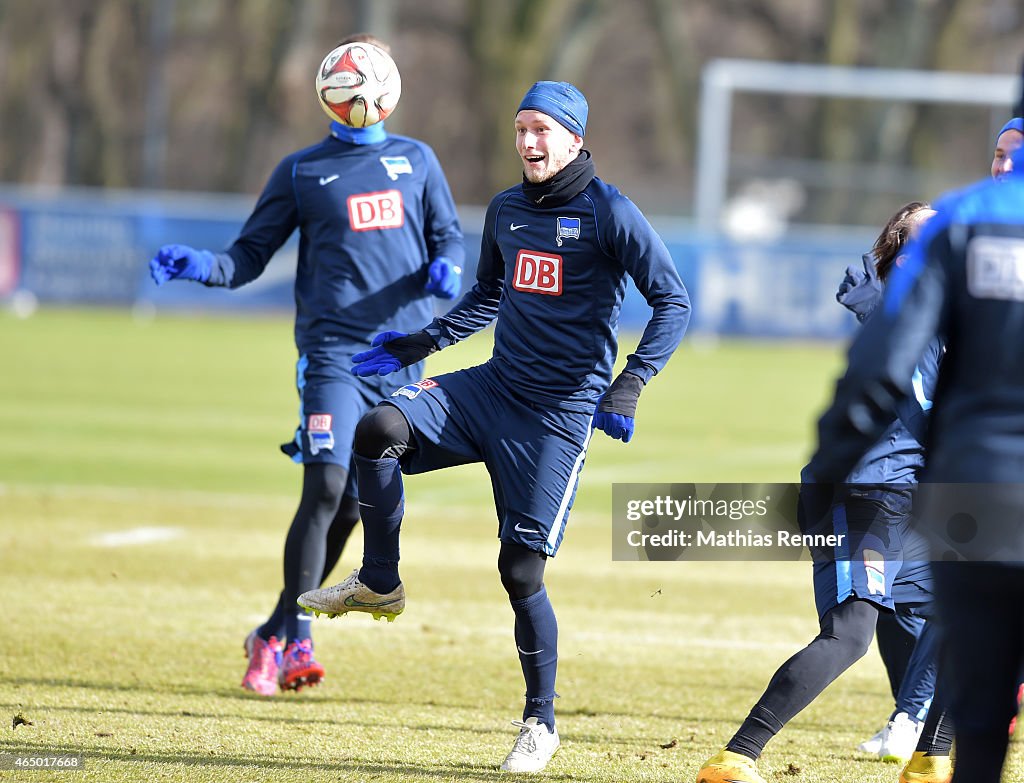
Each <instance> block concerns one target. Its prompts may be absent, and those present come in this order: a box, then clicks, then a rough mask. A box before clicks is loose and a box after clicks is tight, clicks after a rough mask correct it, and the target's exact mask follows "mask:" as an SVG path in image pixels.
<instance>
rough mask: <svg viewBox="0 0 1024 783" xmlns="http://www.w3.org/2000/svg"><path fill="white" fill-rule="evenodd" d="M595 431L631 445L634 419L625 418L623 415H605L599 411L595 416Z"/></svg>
mask: <svg viewBox="0 0 1024 783" xmlns="http://www.w3.org/2000/svg"><path fill="white" fill-rule="evenodd" d="M594 429H595V430H601V431H602V432H606V433H607V434H608V436H609V437H611V438H615V439H616V440H621V441H622V442H623V443H629V440H630V438H632V437H633V417H632V416H623V415H622V414H621V413H605V412H604V411H598V412H597V413H595V414H594Z"/></svg>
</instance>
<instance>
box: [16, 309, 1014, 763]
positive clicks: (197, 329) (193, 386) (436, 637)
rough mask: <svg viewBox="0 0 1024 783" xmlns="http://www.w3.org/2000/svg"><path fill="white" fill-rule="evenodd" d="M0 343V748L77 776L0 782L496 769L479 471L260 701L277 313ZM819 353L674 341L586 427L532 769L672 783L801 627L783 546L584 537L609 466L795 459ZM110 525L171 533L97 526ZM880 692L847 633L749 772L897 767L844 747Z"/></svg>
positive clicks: (508, 637) (789, 463)
mask: <svg viewBox="0 0 1024 783" xmlns="http://www.w3.org/2000/svg"><path fill="white" fill-rule="evenodd" d="M635 339H636V338H635V336H634V337H633V338H632V339H631V340H630V339H627V340H624V345H623V348H624V350H623V351H622V354H623V356H624V355H625V354H626V353H627V352H628V348H629V347H631V344H632V343H633V342H635ZM487 349H488V340H487V337H486V336H480V337H478V338H476V339H475V340H473V341H470V342H468V343H466V344H464V345H460V346H456V347H455V348H453V349H451V350H449V351H445V352H444V353H442V354H439V355H438V356H436V357H434V358H433V359H432V364H431V368H432V371H433V372H435V373H436V372H439V371H442V370H444V369H451V368H455V367H459V366H464V365H466V364H469V363H473V362H477V361H479V360H481V359H482V358H484V357H485V356H486V352H487ZM0 356H2V357H3V368H4V369H3V371H2V372H0V606H2V609H0V619H2V620H3V627H2V631H3V632H2V633H0V753H3V752H25V751H29V752H37V751H45V750H50V751H61V752H82V753H84V754H86V768H85V770H84V771H81V772H77V773H67V772H59V773H58V772H37V771H35V772H2V771H0V780H7V779H10V780H32V781H36V780H48V779H57V780H67V779H74V780H82V781H103V782H104V783H109V782H111V781H113V782H115V783H117V782H120V781H141V780H173V781H255V780H273V781H280V782H281V783H287V782H288V781H296V782H297V783H298V782H299V781H301V783H310V782H311V781H389V782H391V781H409V780H412V781H466V780H472V781H488V780H498V779H509V776H503V775H501V774H499V773H498V772H497V770H496V766H497V763H498V762H499V761H500V760H501V758H502V757H503V755H504V753H505V752H506V751H507V749H508V748H509V747H510V746H511V742H512V740H513V738H514V729H513V728H512V727H511V726H510V725H509V723H508V721H509V720H510V719H511V718H514V717H518V712H519V710H520V709H521V698H522V690H523V684H522V681H521V674H520V672H519V666H518V659H517V657H516V655H515V651H514V649H513V642H512V615H511V610H510V609H509V607H508V604H507V601H506V599H505V596H504V593H503V591H502V589H501V586H500V584H499V582H498V579H497V575H496V571H495V558H496V554H497V545H496V540H495V532H496V523H495V520H494V515H493V510H492V507H491V498H490V487H489V483H488V481H487V477H486V474H485V473H484V472H483V471H482V470H481V469H480V468H479V467H477V466H467V467H462V468H456V469H452V470H448V471H443V472H441V473H437V474H434V475H430V476H417V477H412V478H411V479H410V480H409V481H408V484H407V486H408V498H409V499H408V514H407V517H406V522H405V526H404V536H403V578H404V579H405V582H406V585H407V588H408V591H409V596H410V604H409V608H408V609H407V611H406V613H405V614H404V615H403V616H402V617H401V618H399V619H398V620H397V621H396V622H395V623H394V624H384V623H374V622H372V621H371V620H369V618H367V617H363V616H359V617H353V618H343V619H339V620H335V621H330V622H328V621H319V622H318V623H317V624H316V626H315V631H316V637H317V643H318V646H317V649H318V657H319V658H320V659H321V661H322V662H323V663H324V665H325V666H326V667H327V671H328V679H327V681H326V682H325V683H324V684H323V685H322V686H321V687H319V688H316V689H312V690H309V691H306V692H303V693H302V694H299V695H295V694H289V695H286V696H281V697H279V698H274V699H270V700H268V699H262V698H259V697H254V696H252V695H251V694H247V693H245V692H243V691H242V690H241V689H240V688H239V687H238V682H239V681H240V679H241V675H242V672H243V669H244V658H243V656H242V652H241V642H242V639H243V637H244V636H245V634H246V633H247V632H248V630H249V629H250V628H251V627H252V626H253V625H255V624H256V623H257V622H259V621H260V620H261V619H262V618H263V617H264V615H265V613H266V612H267V611H268V610H269V609H270V607H271V604H272V603H273V600H274V599H275V597H276V596H275V590H276V589H277V588H278V587H279V581H278V580H279V573H280V568H281V565H280V553H281V548H282V545H283V538H284V532H285V530H286V528H287V524H288V522H289V520H290V518H291V514H292V512H293V510H294V505H295V501H296V497H297V491H298V486H299V478H300V473H299V469H298V468H297V467H295V466H293V465H290V464H289V463H288V462H287V461H286V460H285V459H284V458H283V457H282V456H281V455H280V454H279V453H277V449H276V446H277V444H278V443H279V442H281V441H282V440H285V439H287V438H288V437H289V436H290V433H291V431H292V428H293V427H294V424H295V417H296V415H297V407H296V400H295V394H294V388H293V385H292V373H291V369H290V368H291V367H292V365H293V362H294V350H293V347H292V345H291V329H290V324H289V323H288V322H286V321H285V320H284V319H281V318H268V319H214V318H199V317H196V318H188V317H172V316H165V315H162V314H161V315H160V316H159V317H158V318H157V319H155V320H149V321H135V320H133V319H132V318H131V317H130V315H128V314H126V313H122V312H107V311H47V310H44V311H42V312H40V313H38V314H37V315H35V316H34V317H32V318H30V319H27V320H16V319H14V318H13V317H11V316H9V315H0ZM840 361H841V357H840V352H839V350H838V348H837V347H836V346H833V345H824V344H822V345H797V344H784V343H772V342H723V343H718V344H713V343H703V344H702V343H701V342H699V341H697V340H692V341H690V342H689V343H688V344H687V345H686V346H685V347H684V348H683V349H681V351H680V352H679V354H678V355H677V356H676V357H675V358H674V360H673V362H672V364H671V365H670V367H669V368H668V369H667V370H666V371H665V372H664V373H663V374H662V376H661V377H659V378H657V379H656V380H655V381H654V382H653V383H652V384H651V386H650V387H649V388H648V389H647V390H646V391H645V393H644V397H643V400H642V401H641V410H640V417H639V420H638V422H639V423H638V435H637V436H636V438H635V439H634V441H633V443H631V444H629V445H628V446H625V445H623V444H621V443H618V442H613V441H611V440H610V439H608V438H604V437H603V436H598V437H596V438H595V440H594V445H593V447H592V449H591V453H590V455H589V457H588V460H587V468H586V470H585V471H584V476H583V483H582V485H581V489H580V493H579V497H578V500H577V504H576V508H575V510H574V513H573V517H572V521H571V523H570V527H569V530H568V533H567V535H566V539H565V543H564V545H563V547H562V550H561V551H560V553H559V556H558V557H557V558H556V559H555V560H554V561H553V562H552V563H551V564H550V567H549V569H548V574H547V583H548V588H549V591H550V593H551V595H552V598H553V600H554V602H555V606H556V610H557V611H558V616H559V623H560V628H561V638H560V653H561V661H560V667H559V688H558V689H559V692H560V694H561V698H560V699H559V701H558V705H557V707H558V712H559V729H560V732H561V734H562V737H563V749H562V751H561V752H560V753H559V755H558V756H557V757H556V759H555V761H554V762H553V763H552V765H551V766H550V767H549V771H548V773H547V774H546V775H545V779H551V780H556V781H559V780H581V781H609V782H612V781H615V782H620V781H691V780H692V779H693V777H694V775H695V773H696V770H697V767H698V766H699V764H700V762H701V761H702V760H703V759H704V758H705V757H707V756H708V755H710V754H711V753H712V752H714V751H715V750H717V749H718V747H719V746H720V745H721V744H722V743H723V742H724V741H725V740H726V739H727V738H728V737H729V736H730V735H731V733H732V732H733V731H734V730H735V728H736V726H737V725H738V723H739V721H740V720H742V718H743V717H744V716H745V714H746V712H747V710H748V709H749V707H750V706H751V704H752V703H753V702H754V701H755V700H756V699H757V697H758V695H759V694H760V693H761V691H762V690H763V688H764V685H765V684H766V682H767V680H768V678H769V677H770V675H771V674H772V672H773V671H774V670H775V668H776V667H777V666H778V665H779V664H780V663H781V662H782V661H783V660H785V659H786V658H787V657H788V656H789V655H790V654H791V653H793V652H794V651H795V650H797V649H798V648H799V647H800V646H802V645H803V644H804V643H806V641H808V640H809V639H810V638H811V637H812V636H813V634H814V633H815V631H816V623H815V619H814V610H813V602H812V597H811V591H810V579H809V568H808V566H807V565H806V564H804V563H760V564H756V565H755V564H747V563H719V564H715V563H685V564H684V563H617V562H612V561H611V557H610V551H611V536H610V517H609V508H610V500H611V482H613V481H637V482H640V481H643V482H648V481H650V482H654V481H666V482H671V481H698V482H716V481H791V480H794V478H795V477H796V473H797V471H798V470H799V468H800V466H801V464H802V462H803V460H804V459H805V457H806V455H807V452H808V450H809V444H810V438H811V431H812V426H813V422H814V420H815V418H816V414H817V412H818V411H819V410H820V408H821V405H822V404H823V403H824V401H825V399H826V397H827V395H828V392H829V389H830V386H831V382H832V379H833V378H834V377H835V374H836V372H837V371H838V368H839V366H840ZM138 527H154V528H168V529H171V530H172V531H173V534H174V536H175V537H173V538H170V539H168V540H166V541H163V542H160V543H151V544H141V545H134V546H120V547H109V546H103V545H101V544H102V539H101V538H100V536H102V535H103V534H106V533H114V532H118V531H125V530H130V529H134V528H138ZM355 544H356V545H355V546H352V547H350V549H349V551H347V552H346V553H345V555H344V556H343V558H342V563H341V564H340V565H339V567H338V569H337V571H336V574H335V575H336V576H342V575H344V574H345V573H346V572H347V570H348V569H350V568H351V567H352V566H353V564H354V563H355V562H356V560H357V559H358V540H357V541H356V542H355ZM889 702H890V697H889V695H888V692H887V686H886V680H885V677H884V674H883V672H882V667H881V664H880V662H879V660H878V656H877V654H876V653H874V652H872V653H870V654H869V655H868V656H867V657H865V659H864V660H862V661H861V662H859V663H858V664H857V665H856V666H855V667H854V668H853V669H852V670H851V671H850V672H848V673H847V674H846V675H845V676H844V677H842V678H841V679H840V680H839V681H838V682H837V683H835V684H834V685H833V686H832V687H831V688H830V689H829V690H828V691H826V693H825V694H824V695H823V696H822V697H821V698H820V699H819V700H818V701H817V702H815V704H813V705H812V706H811V707H810V708H809V709H808V710H806V711H805V712H804V713H803V714H801V715H799V716H798V717H797V718H796V719H795V720H794V721H793V722H792V723H791V725H790V726H788V727H787V729H786V730H785V731H784V732H783V733H782V734H781V735H780V736H779V737H778V738H776V739H775V740H774V741H773V742H772V743H771V744H770V745H769V747H768V750H767V752H766V754H765V756H764V758H763V763H762V768H763V771H764V772H765V773H766V775H765V776H766V778H767V779H768V780H770V781H794V782H797V783H798V782H799V781H814V783H828V782H829V781H867V782H870V783H874V782H875V781H878V782H879V783H881V782H882V781H895V779H896V776H897V774H898V768H897V767H895V766H893V765H887V764H883V763H881V762H879V761H877V760H874V759H870V758H867V757H864V756H862V755H860V754H857V753H856V752H855V751H854V750H853V747H854V745H855V744H856V743H857V742H858V741H860V740H862V739H864V738H865V737H867V736H870V735H871V734H872V733H874V731H875V730H877V729H878V727H879V726H880V725H881V722H882V721H883V720H884V718H885V717H886V715H887V714H888V711H889V709H890V703H889ZM16 715H21V716H23V717H24V718H26V719H27V720H29V721H31V722H32V724H33V725H31V726H19V727H17V728H12V727H11V726H12V719H13V718H14V716H16ZM1015 745H1016V743H1015ZM664 746H670V747H664ZM1011 769H1012V771H1011V772H1010V773H1008V775H1010V776H1015V779H1019V778H1020V777H1021V775H1022V774H1024V764H1022V758H1021V754H1020V752H1019V750H1018V749H1017V748H1016V747H1014V749H1013V757H1012V760H1011ZM1008 779H1009V777H1008Z"/></svg>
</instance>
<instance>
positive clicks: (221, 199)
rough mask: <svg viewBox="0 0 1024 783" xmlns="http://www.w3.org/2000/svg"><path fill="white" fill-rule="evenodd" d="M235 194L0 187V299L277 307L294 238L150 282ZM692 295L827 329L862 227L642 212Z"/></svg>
mask: <svg viewBox="0 0 1024 783" xmlns="http://www.w3.org/2000/svg"><path fill="white" fill-rule="evenodd" d="M253 203H254V199H252V198H251V197H246V196H226V195H218V196H213V195H206V194H174V193H152V192H139V193H134V192H110V191H99V190H97V191H92V190H61V191H54V192H52V193H41V192H39V191H31V190H21V189H13V188H7V189H0V297H7V296H11V295H13V294H14V293H16V292H17V291H26V292H30V293H31V294H32V295H34V296H35V297H36V298H37V299H38V300H39V301H40V302H43V303H47V302H52V303H87V304H88V303H96V304H115V305H116V304H121V305H126V306H131V305H134V304H137V303H139V302H147V303H151V304H152V305H153V306H155V307H157V308H178V309H188V310H206V309H214V310H217V309H230V310H289V309H291V308H292V307H293V306H294V305H293V299H292V283H293V280H294V276H295V266H296V252H297V247H298V241H297V238H296V237H295V236H293V237H292V238H291V239H290V240H289V242H288V243H286V244H285V246H284V247H282V248H281V250H280V251H279V252H278V254H277V256H275V258H274V259H273V260H272V261H271V263H270V265H269V266H268V267H267V270H266V271H265V272H264V274H263V275H262V276H261V277H260V278H259V279H257V280H255V281H254V282H252V283H250V284H249V285H246V286H244V287H242V288H240V289H238V290H237V291H227V290H225V289H211V288H206V287H205V286H200V285H195V284H180V285H165V286H162V287H159V288H158V287H157V286H156V285H154V284H153V282H152V281H151V280H150V278H149V274H148V267H147V261H148V259H149V258H150V257H151V256H152V255H153V253H154V252H155V251H156V249H157V248H158V247H160V245H162V244H166V243H170V242H178V243H182V244H187V245H193V246H195V247H202V248H209V249H213V250H220V249H223V248H225V247H227V246H228V245H230V244H231V242H232V241H233V240H234V238H235V237H236V236H237V234H238V231H239V229H240V227H241V226H242V224H243V223H244V221H245V218H246V217H247V216H248V214H249V210H250V209H251V208H252V206H253ZM460 214H461V217H462V222H463V229H464V231H465V233H466V247H467V254H466V255H467V261H468V263H467V269H466V276H465V280H466V281H467V285H468V284H469V282H470V281H471V280H472V279H473V276H474V274H475V258H476V249H477V248H478V247H479V244H480V230H481V223H482V219H483V211H482V210H480V209H473V208H470V209H463V210H460ZM653 222H654V224H655V226H656V227H657V228H658V229H659V232H660V233H661V234H662V236H663V237H664V238H665V242H666V244H667V246H668V248H669V251H670V252H671V253H672V257H673V259H674V260H675V262H676V264H677V266H678V268H679V272H680V274H681V275H682V277H683V280H684V281H685V283H686V286H687V288H688V290H689V292H690V297H691V299H692V302H693V316H692V320H691V330H693V331H697V332H704V333H710V334H720V335H742V336H758V337H799V338H826V339H828V338H837V337H842V336H845V335H847V334H849V333H850V331H851V330H852V328H853V326H854V321H853V318H852V316H850V314H849V313H847V312H846V311H845V310H844V309H843V308H842V307H840V306H839V305H837V304H836V302H835V290H836V287H837V285H838V283H839V281H840V280H841V279H842V276H843V270H844V269H845V267H846V266H847V265H848V264H859V259H860V254H861V252H862V251H863V249H864V248H865V246H866V245H867V243H869V242H870V234H869V233H864V234H856V233H854V234H852V235H851V233H850V232H848V231H847V232H843V233H841V234H837V235H828V234H821V233H820V232H819V233H816V234H806V235H801V236H794V235H792V234H791V235H787V237H786V238H785V239H782V240H779V241H775V242H771V243H757V242H735V241H730V240H728V239H725V238H723V237H721V236H707V235H701V234H699V233H697V232H696V231H692V230H688V229H686V228H685V227H684V228H679V227H678V226H677V224H673V223H671V222H670V221H668V220H665V221H661V222H659V221H658V220H657V219H655V220H654V221H653ZM649 315H650V308H649V307H648V306H647V303H646V302H645V301H644V299H643V297H642V296H641V295H640V294H639V292H637V291H636V289H635V288H634V287H633V285H632V283H631V284H630V286H629V291H628V294H627V297H626V301H625V303H624V304H623V308H622V316H621V323H622V325H623V327H625V328H634V329H635V328H642V326H643V325H644V324H645V323H646V321H647V319H648V318H649Z"/></svg>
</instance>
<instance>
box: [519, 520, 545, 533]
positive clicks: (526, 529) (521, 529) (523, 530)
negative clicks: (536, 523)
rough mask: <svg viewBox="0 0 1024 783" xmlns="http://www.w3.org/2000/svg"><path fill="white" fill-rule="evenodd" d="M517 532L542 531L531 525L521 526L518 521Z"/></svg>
mask: <svg viewBox="0 0 1024 783" xmlns="http://www.w3.org/2000/svg"><path fill="white" fill-rule="evenodd" d="M516 532H517V533H539V532H540V531H539V530H535V529H533V528H531V527H519V523H518V522H516Z"/></svg>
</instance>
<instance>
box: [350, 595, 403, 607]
mask: <svg viewBox="0 0 1024 783" xmlns="http://www.w3.org/2000/svg"><path fill="white" fill-rule="evenodd" d="M397 601H398V599H397V598H389V599H388V600H387V601H370V602H367V601H360V600H359V599H357V598H355V597H353V596H351V595H347V596H345V600H344V601H343V603H344V604H345V606H351V607H356V606H371V607H378V606H388V605H390V604H393V603H396V602H397Z"/></svg>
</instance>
